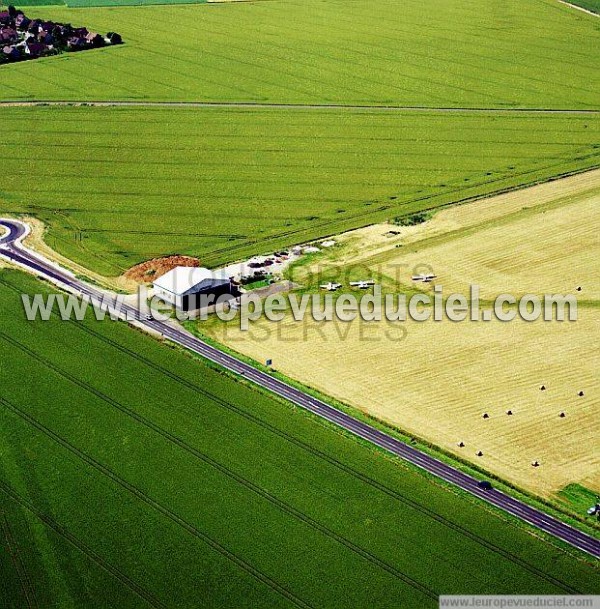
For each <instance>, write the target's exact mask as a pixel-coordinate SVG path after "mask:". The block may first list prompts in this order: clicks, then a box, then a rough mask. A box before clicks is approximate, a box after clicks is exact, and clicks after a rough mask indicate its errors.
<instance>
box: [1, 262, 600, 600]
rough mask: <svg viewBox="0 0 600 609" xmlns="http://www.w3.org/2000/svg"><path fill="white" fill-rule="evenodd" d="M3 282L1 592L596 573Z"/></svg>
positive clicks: (227, 593) (342, 595) (27, 285)
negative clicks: (42, 316)
mask: <svg viewBox="0 0 600 609" xmlns="http://www.w3.org/2000/svg"><path fill="white" fill-rule="evenodd" d="M0 288H1V289H0V311H1V313H0V320H1V321H0V334H1V338H2V340H1V341H0V349H2V354H1V357H2V362H3V365H2V367H1V368H0V383H1V386H2V393H1V399H0V419H1V425H0V430H1V431H0V496H2V502H1V508H0V524H1V526H0V531H1V533H2V534H1V535H0V541H1V544H2V546H3V548H4V550H6V551H3V552H0V557H1V558H0V561H1V562H0V569H1V570H2V577H1V578H0V582H1V584H0V586H1V587H2V592H3V596H2V598H3V601H4V606H6V600H7V599H8V606H9V607H11V608H13V609H20V608H21V607H26V606H39V607H50V606H52V607H86V609H88V608H90V607H109V606H110V607H119V608H125V607H144V606H153V607H174V608H177V609H183V608H187V607H189V608H191V607H200V606H206V607H235V608H241V607H269V608H273V607H285V606H299V607H309V606H310V607H319V608H325V607H335V606H340V599H343V604H344V606H348V607H367V606H368V607H384V606H387V607H389V606H404V607H408V608H410V609H417V608H419V609H422V608H425V607H436V606H437V601H436V600H435V596H436V595H437V594H440V593H460V592H463V593H465V592H469V593H527V594H535V593H563V592H566V593H574V592H580V593H592V592H594V591H597V586H598V577H599V572H598V570H597V568H594V567H592V566H590V565H588V564H586V563H583V562H580V561H578V560H576V559H574V558H571V557H569V556H568V555H567V554H564V553H562V552H561V551H559V550H557V549H555V548H553V547H552V546H550V545H549V544H548V543H546V542H543V541H541V540H539V539H537V538H535V537H532V536H531V535H529V534H527V533H525V532H524V531H523V530H521V529H519V528H515V527H514V526H513V525H512V524H509V523H507V522H505V521H504V520H503V519H500V518H498V517H497V516H495V515H493V514H492V513H490V512H488V511H487V510H486V509H485V508H484V507H483V506H482V505H480V504H478V503H475V502H473V501H471V500H470V499H467V498H466V497H464V496H457V495H455V494H453V493H451V492H450V491H448V490H445V489H443V488H442V487H440V486H438V485H436V484H433V483H432V482H430V481H428V480H427V479H426V478H424V477H423V476H422V475H420V474H417V473H415V472H413V471H412V470H409V469H406V468H404V467H403V466H401V465H400V464H398V463H396V462H393V461H392V460H389V459H388V458H386V457H384V456H383V454H381V453H379V452H376V451H374V450H371V449H369V448H367V447H366V446H364V445H362V444H359V443H358V442H357V441H354V440H352V439H350V438H348V437H346V436H344V435H341V434H340V433H337V432H335V431H333V430H332V429H331V428H329V427H327V426H325V425H324V424H322V423H320V422H318V421H316V420H314V419H312V418H310V417H309V416H308V415H306V414H305V413H304V412H302V411H299V410H297V409H295V408H292V407H291V406H289V405H287V404H283V403H280V402H278V401H275V400H273V399H271V398H268V397H266V396H265V395H263V394H261V393H257V392H256V391H255V390H253V389H250V388H248V387H246V386H244V385H242V384H240V383H238V382H235V381H233V380H231V379H230V378H228V377H227V376H224V375H223V374H220V373H217V372H215V371H213V370H212V369H210V368H208V367H207V366H206V365H204V364H202V363H200V362H198V361H194V360H192V359H190V358H188V357H186V356H184V355H182V354H179V353H177V352H176V351H174V350H169V349H166V348H165V347H163V346H161V345H159V344H158V343H156V342H155V341H154V340H152V339H150V338H147V337H144V336H143V335H141V334H139V333H136V332H132V331H131V330H129V329H127V328H125V327H124V326H123V325H122V324H119V323H115V322H108V321H107V322H95V321H86V322H84V323H71V322H60V321H57V320H53V321H50V322H34V323H32V322H27V321H25V320H24V318H23V312H22V309H21V304H20V297H19V293H20V292H23V291H24V292H28V293H34V292H39V291H40V290H42V291H45V290H46V288H44V287H43V285H42V284H40V283H38V282H36V281H35V280H33V279H31V278H28V277H26V276H24V275H22V274H21V273H18V272H15V271H3V272H2V273H1V274H0ZM432 565H435V568H432ZM32 599H33V600H32ZM30 602H35V605H28V603H30Z"/></svg>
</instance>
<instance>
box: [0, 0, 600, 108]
mask: <svg viewBox="0 0 600 609" xmlns="http://www.w3.org/2000/svg"><path fill="white" fill-rule="evenodd" d="M559 1H560V0H559ZM570 6H572V5H570ZM37 107H41V108H44V107H70V108H119V107H121V108H224V109H239V110H309V111H310V110H317V111H318V110H347V111H361V110H362V111H368V112H423V113H427V112H431V113H436V112H443V113H449V114H461V113H477V114H479V113H490V114H510V113H517V114H567V115H570V114H584V115H587V114H600V108H580V109H576V108H523V107H518V108H485V107H477V106H473V107H462V108H461V107H454V106H437V107H436V106H393V105H386V104H372V105H360V104H318V103H317V104H295V103H289V104H288V103H277V102H273V103H263V102H218V101H214V102H212V101H127V100H124V101H119V100H112V101H111V100H106V101H102V100H89V101H86V100H72V101H69V100H43V99H41V100H30V101H27V100H25V101H18V100H6V101H0V108H37Z"/></svg>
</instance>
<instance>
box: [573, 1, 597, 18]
mask: <svg viewBox="0 0 600 609" xmlns="http://www.w3.org/2000/svg"><path fill="white" fill-rule="evenodd" d="M570 4H576V5H577V6H580V7H581V8H584V9H586V10H587V11H592V13H598V14H599V15H600V0H571V2H570Z"/></svg>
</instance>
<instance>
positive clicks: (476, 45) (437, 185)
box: [0, 0, 600, 276]
mask: <svg viewBox="0 0 600 609" xmlns="http://www.w3.org/2000/svg"><path fill="white" fill-rule="evenodd" d="M111 1H112V0H111ZM376 8H377V10H376V11H375V10H373V5H372V3H358V2H350V3H349V2H339V1H336V0H331V1H328V2H320V1H317V0H308V1H302V2H299V1H298V2H296V1H293V0H278V1H274V2H254V3H229V4H218V5H216V4H210V5H209V4H206V5H202V6H160V7H159V6H148V7H123V8H118V7H109V8H99V9H94V8H90V9H67V8H53V7H40V8H33V7H32V8H31V9H30V10H28V12H29V13H31V15H32V16H37V15H39V16H43V17H45V18H52V19H56V20H62V21H69V22H72V23H74V24H76V25H77V24H85V25H86V26H88V27H90V28H93V29H97V30H99V31H102V32H106V31H109V30H113V31H114V30H116V31H118V32H120V33H121V34H122V36H123V38H124V39H125V41H126V44H125V45H123V46H120V47H115V48H106V49H100V50H96V51H88V52H85V53H79V54H64V55H61V56H59V57H51V58H48V59H43V60H38V61H32V62H23V63H20V64H11V65H5V66H2V85H3V86H2V87H0V100H78V101H84V100H112V101H119V100H129V101H134V102H148V101H168V102H178V101H205V102H206V101H208V102H224V103H228V104H235V103H238V102H251V103H255V104H259V105H261V104H262V106H261V107H256V108H236V107H232V106H229V107H220V108H219V107H214V108H205V107H196V108H181V107H168V108H166V107H163V108H158V107H154V108H152V107H142V106H140V107H131V108H115V107H111V108H90V107H77V108H70V107H51V108H50V107H49V108H40V107H35V108H15V107H4V108H0V111H1V113H2V119H3V128H4V133H6V134H7V137H4V138H2V140H0V155H1V158H2V168H3V180H2V184H1V185H0V210H2V211H13V212H18V213H22V212H28V213H32V214H35V215H36V216H38V217H40V218H41V219H42V220H43V221H44V222H46V223H47V224H48V225H49V227H50V234H49V237H48V240H49V243H50V245H51V246H53V247H55V248H56V249H58V250H59V251H60V252H61V253H63V254H65V255H66V256H68V257H70V258H72V259H74V260H75V261H77V262H79V263H81V264H83V265H85V266H88V267H90V268H92V269H93V270H95V271H99V272H101V273H103V274H106V275H113V276H114V275H117V274H120V273H121V272H122V271H123V270H124V269H126V268H128V267H130V266H131V265H133V264H135V263H138V262H140V261H142V260H145V259H148V258H151V257H154V256H160V255H164V254H171V253H182V254H190V255H195V256H199V257H200V258H201V259H202V261H203V263H204V264H206V265H208V266H212V265H217V264H220V263H222V262H224V261H230V260H233V259H240V258H242V257H245V256H248V255H252V254H255V253H259V252H264V251H270V250H272V249H275V248H277V247H283V246H289V245H292V244H295V243H299V242H303V241H307V240H310V239H313V238H318V237H322V236H325V235H328V234H332V233H336V232H339V231H342V230H346V229H349V228H355V227H358V226H361V225H365V224H369V223H371V222H374V221H380V220H386V219H389V218H393V217H395V216H398V215H401V214H404V213H410V212H414V211H417V210H421V209H430V208H434V207H437V206H439V205H443V204H448V203H452V202H456V201H461V200H464V199H466V198H468V197H474V196H481V195H484V194H488V193H491V192H495V191H498V190H502V189H504V188H512V187H515V186H519V185H522V184H525V183H531V182H535V181H538V180H545V179H548V178H549V177H552V176H557V175H561V174H563V173H565V172H568V171H575V170H581V169H585V168H589V167H594V166H598V164H599V158H600V148H599V146H600V112H593V113H589V114H585V113H580V114H551V113H528V112H519V113H510V112H509V113H507V112H496V111H495V110H498V109H499V110H504V111H506V110H507V109H510V108H515V107H518V108H528V109H532V108H547V109H548V108H552V109H560V108H563V109H579V110H589V109H595V110H600V102H599V99H598V95H597V92H598V90H600V72H599V71H598V70H597V63H598V25H597V23H596V21H595V19H594V18H593V17H591V16H586V15H585V14H583V13H581V12H579V11H575V10H573V9H571V8H569V7H566V6H564V5H561V4H559V3H557V2H554V1H550V0H541V1H540V0H527V1H526V2H520V1H519V2H517V1H516V0H513V1H510V2H505V3H502V8H501V10H500V9H499V7H498V5H497V3H496V2H493V1H492V0H485V1H484V2H481V3H480V4H479V5H478V8H477V11H473V10H472V3H470V2H468V1H467V0H453V2H451V3H448V2H445V1H443V0H435V1H434V2H432V3H428V4H427V7H425V6H424V5H423V4H422V3H421V2H418V1H417V0H412V1H409V2H402V3H398V2H395V1H388V0H377V2H376ZM541 23H543V27H540V24H541ZM542 65H543V70H542V69H541V68H540V66H542ZM291 103H293V104H300V105H302V106H303V107H301V108H300V107H298V108H285V107H281V106H279V107H269V104H274V105H277V104H291ZM314 104H317V105H318V104H326V105H331V104H343V105H348V104H362V105H371V106H372V105H375V106H379V105H394V106H410V107H426V108H431V111H417V110H412V111H409V110H404V111H402V110H376V109H374V108H370V109H362V110H356V109H355V110H351V109H340V108H329V109H323V108H321V107H316V106H313V105H314ZM434 108H435V109H434ZM443 108H455V109H458V108H469V109H471V112H470V113H468V112H461V111H456V112H453V111H451V112H447V111H443V110H440V109H443ZM475 108H481V109H482V110H481V111H473V109H475ZM49 151H51V154H49Z"/></svg>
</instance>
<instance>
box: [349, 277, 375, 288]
mask: <svg viewBox="0 0 600 609" xmlns="http://www.w3.org/2000/svg"><path fill="white" fill-rule="evenodd" d="M350 285H351V286H352V287H354V288H360V289H361V290H366V289H367V288H368V287H369V286H371V285H375V282H374V281H373V280H372V279H364V280H362V281H351V282H350Z"/></svg>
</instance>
